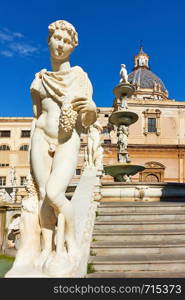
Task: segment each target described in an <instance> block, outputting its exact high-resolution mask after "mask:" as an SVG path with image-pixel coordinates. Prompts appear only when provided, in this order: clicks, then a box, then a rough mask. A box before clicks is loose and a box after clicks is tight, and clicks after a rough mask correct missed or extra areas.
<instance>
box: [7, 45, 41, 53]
mask: <svg viewBox="0 0 185 300" xmlns="http://www.w3.org/2000/svg"><path fill="white" fill-rule="evenodd" d="M9 48H10V49H11V50H12V51H13V52H14V53H18V54H21V55H26V56H27V55H31V54H32V53H34V52H37V51H38V48H37V47H33V46H31V45H29V44H26V43H12V44H10V45H9Z"/></svg>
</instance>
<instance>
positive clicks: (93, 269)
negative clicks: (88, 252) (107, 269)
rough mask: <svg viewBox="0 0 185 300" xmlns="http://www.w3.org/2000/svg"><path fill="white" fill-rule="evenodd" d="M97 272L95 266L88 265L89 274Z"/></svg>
mask: <svg viewBox="0 0 185 300" xmlns="http://www.w3.org/2000/svg"><path fill="white" fill-rule="evenodd" d="M95 271H96V270H95V268H94V266H93V264H88V265H87V274H90V273H94V272H95Z"/></svg>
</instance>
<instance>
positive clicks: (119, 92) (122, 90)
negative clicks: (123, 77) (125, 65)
mask: <svg viewBox="0 0 185 300" xmlns="http://www.w3.org/2000/svg"><path fill="white" fill-rule="evenodd" d="M134 92H135V87H134V86H133V85H131V84H130V83H120V84H118V85H117V86H116V87H115V88H114V90H113V93H114V95H115V96H116V98H120V97H124V96H127V97H130V96H132V95H133V93H134Z"/></svg>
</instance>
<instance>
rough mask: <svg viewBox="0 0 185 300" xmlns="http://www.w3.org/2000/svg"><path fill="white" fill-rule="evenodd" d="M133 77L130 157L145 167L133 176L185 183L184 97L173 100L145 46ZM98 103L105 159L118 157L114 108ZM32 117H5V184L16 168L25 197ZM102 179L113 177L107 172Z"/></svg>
mask: <svg viewBox="0 0 185 300" xmlns="http://www.w3.org/2000/svg"><path fill="white" fill-rule="evenodd" d="M128 80H129V82H130V83H132V84H133V85H134V86H135V93H134V95H133V96H132V98H130V99H129V100H128V107H129V110H131V111H133V112H135V113H137V114H138V116H139V119H138V121H137V122H136V123H135V124H133V125H131V126H130V133H129V147H128V151H129V154H130V158H131V160H132V162H133V163H134V164H142V165H144V166H145V167H146V169H145V170H144V171H143V172H141V173H139V174H137V175H135V176H134V177H133V178H132V180H133V182H134V181H142V182H185V102H184V101H175V100H174V99H170V98H169V96H168V91H167V89H166V87H165V85H164V83H163V82H162V80H161V79H160V78H159V77H157V76H156V75H155V74H154V73H153V72H152V71H151V70H150V68H149V56H148V55H147V54H146V53H144V51H143V49H142V48H141V49H140V51H139V53H138V54H137V55H136V56H135V57H134V68H133V71H132V72H131V73H130V74H129V76H128ZM114 103H116V101H114V99H113V106H112V107H98V120H99V122H100V123H101V125H102V127H103V132H102V136H101V140H102V146H103V148H104V158H103V164H104V165H106V164H111V163H114V162H115V161H116V160H117V132H116V128H114V127H113V126H112V125H111V124H109V116H110V115H111V113H112V112H113V110H114V109H115V107H114ZM31 123H32V118H14V117H1V118H0V188H3V187H11V186H12V180H11V170H12V168H14V170H15V183H16V185H17V186H18V187H19V189H20V191H21V192H20V193H19V194H20V195H19V196H20V199H21V197H23V196H24V192H23V190H24V189H23V188H22V189H21V187H23V185H24V180H25V177H26V176H27V174H28V172H29V158H28V153H29V142H30V131H31ZM86 147H87V134H86V133H85V132H84V134H83V135H82V136H81V151H80V154H79V161H78V166H77V169H76V173H75V174H74V178H73V181H72V183H76V182H78V180H79V178H80V175H81V172H82V170H83V168H84V159H85V151H86ZM102 181H113V179H112V178H111V177H110V176H107V175H105V174H104V175H103V176H102Z"/></svg>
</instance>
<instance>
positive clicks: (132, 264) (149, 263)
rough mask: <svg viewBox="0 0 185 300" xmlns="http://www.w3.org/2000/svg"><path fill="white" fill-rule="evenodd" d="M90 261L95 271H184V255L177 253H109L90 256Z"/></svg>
mask: <svg viewBox="0 0 185 300" xmlns="http://www.w3.org/2000/svg"><path fill="white" fill-rule="evenodd" d="M89 262H90V263H93V266H94V269H95V271H96V272H97V271H98V272H133V271H134V272H137V271H138V270H142V271H145V272H146V271H160V272H161V271H163V272H164V271H166V270H167V269H168V271H170V272H174V271H182V267H183V269H184V271H185V258H184V256H182V257H181V256H179V255H178V256H177V255H171V256H168V255H160V256H159V255H150V256H148V255H139V256H137V255H133V256H132V255H128V256H126V255H124V256H120V255H110V256H97V257H96V256H91V257H90V259H89Z"/></svg>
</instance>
